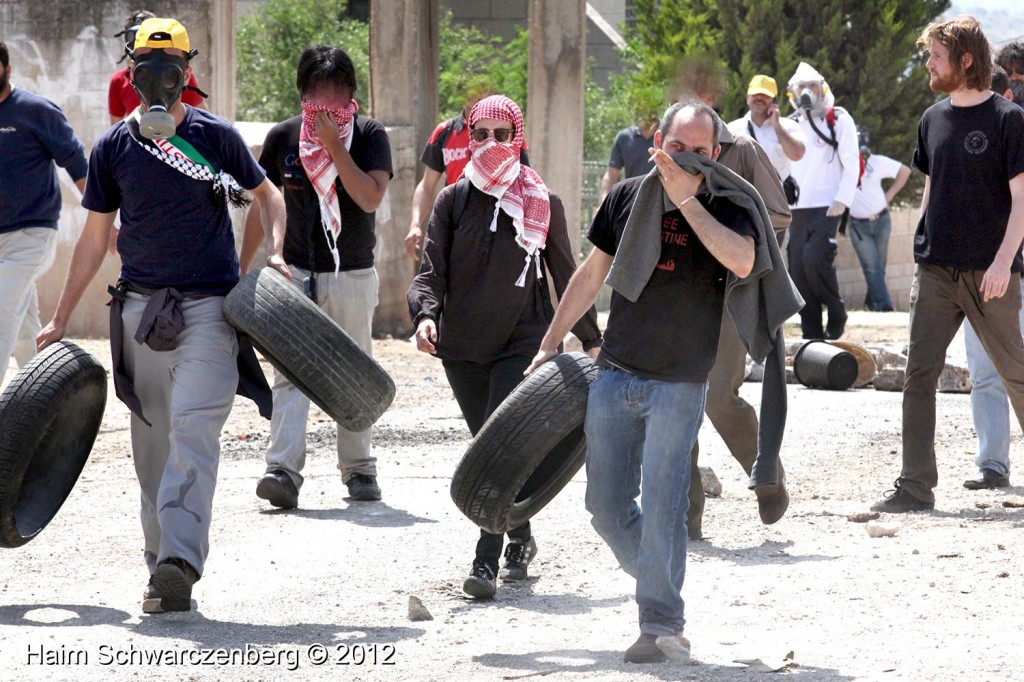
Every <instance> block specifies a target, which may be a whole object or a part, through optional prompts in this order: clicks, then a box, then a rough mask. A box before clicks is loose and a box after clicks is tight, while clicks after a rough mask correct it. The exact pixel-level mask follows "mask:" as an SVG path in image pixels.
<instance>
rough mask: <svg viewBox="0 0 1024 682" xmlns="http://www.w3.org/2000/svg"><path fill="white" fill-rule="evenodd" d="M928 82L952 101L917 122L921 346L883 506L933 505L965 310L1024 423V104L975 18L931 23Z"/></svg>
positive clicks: (915, 346)
mask: <svg viewBox="0 0 1024 682" xmlns="http://www.w3.org/2000/svg"><path fill="white" fill-rule="evenodd" d="M918 45H920V46H922V47H924V48H926V49H927V50H928V52H929V53H930V55H929V58H928V62H927V67H928V72H929V76H930V82H929V86H930V87H931V89H932V90H934V91H935V92H943V93H948V94H949V97H948V98H946V99H944V100H942V101H941V102H938V103H937V104H934V105H932V106H931V107H929V108H928V109H927V110H926V111H925V112H924V115H923V116H922V117H921V123H920V125H919V127H918V143H917V151H916V152H915V153H914V165H916V166H917V167H918V168H919V169H920V170H921V171H922V172H923V173H924V174H925V175H926V176H927V179H926V181H925V189H924V199H923V200H922V216H921V222H920V223H919V224H918V227H917V233H916V234H915V236H914V261H915V262H916V263H917V271H916V273H915V275H914V284H913V288H912V289H911V294H910V350H909V352H908V355H907V371H906V383H905V384H904V388H903V470H902V472H901V473H900V476H899V478H898V479H896V483H895V489H894V490H893V491H892V492H890V493H888V494H887V495H886V496H885V498H883V499H882V500H880V501H879V502H877V503H876V504H875V505H874V506H872V509H874V510H876V511H888V512H909V511H920V510H927V509H933V508H934V507H935V495H934V493H933V490H934V488H935V486H936V485H937V483H938V471H937V469H936V462H935V390H936V387H937V385H938V378H939V374H940V373H941V372H942V369H943V367H944V365H945V358H946V349H947V347H948V346H949V344H950V342H951V341H952V339H953V337H954V335H955V334H956V332H957V329H959V327H960V324H961V323H962V322H963V320H964V317H966V318H967V319H968V320H969V321H970V323H971V326H972V327H974V330H975V331H976V332H977V334H978V338H979V339H980V340H981V344H982V346H984V348H985V351H986V352H987V353H988V355H989V357H990V358H991V359H992V363H993V364H994V365H995V368H996V370H997V371H998V372H999V376H1000V377H1002V379H1003V383H1004V384H1005V385H1006V389H1007V393H1008V394H1009V396H1010V403H1011V404H1012V406H1013V409H1014V412H1015V413H1016V414H1017V420H1018V421H1019V422H1020V423H1021V424H1022V425H1024V342H1022V340H1021V331H1020V321H1019V319H1018V311H1019V310H1020V306H1021V293H1020V277H1021V272H1022V271H1024V260H1022V258H1021V241H1022V240H1024V111H1022V110H1021V109H1020V107H1018V106H1016V105H1015V104H1013V103H1011V102H1008V101H1007V100H1006V99H1004V98H1003V97H1000V96H998V95H996V94H994V93H992V92H991V91H990V90H989V84H990V82H991V79H992V62H991V57H990V55H991V51H990V48H989V44H988V40H987V39H986V38H985V34H984V33H982V30H981V26H980V25H979V24H978V22H977V21H976V20H975V19H974V18H972V17H966V16H963V17H957V18H956V19H952V20H950V21H946V22H942V23H938V24H931V25H929V26H928V27H927V28H926V29H925V30H924V32H923V33H922V34H921V37H920V38H919V39H918Z"/></svg>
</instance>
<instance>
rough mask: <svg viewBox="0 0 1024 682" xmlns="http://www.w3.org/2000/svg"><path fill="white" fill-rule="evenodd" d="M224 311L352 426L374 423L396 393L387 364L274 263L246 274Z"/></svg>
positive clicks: (260, 348)
mask: <svg viewBox="0 0 1024 682" xmlns="http://www.w3.org/2000/svg"><path fill="white" fill-rule="evenodd" d="M224 317H225V318H226V319H227V321H228V322H229V323H230V324H231V325H232V326H233V327H235V329H238V330H239V331H241V332H243V333H245V334H248V335H249V338H250V340H251V341H252V345H253V346H254V347H255V348H256V349H257V350H258V351H260V352H261V353H262V354H263V356H264V357H266V358H267V360H269V361H270V364H272V365H273V366H274V367H275V368H277V369H278V370H279V371H280V372H281V373H283V374H284V375H285V376H286V377H288V379H289V380H290V381H291V382H292V383H293V384H295V387H296V388H298V389H299V390H300V391H302V392H303V393H305V394H306V396H308V397H309V399H310V400H312V401H313V402H314V403H316V404H317V405H318V406H319V407H320V409H322V410H323V411H324V412H326V413H327V414H328V415H329V416H330V417H331V419H333V420H335V421H336V422H338V423H339V424H341V425H342V426H344V427H345V428H346V429H348V430H349V431H365V430H366V429H368V428H370V427H371V426H373V423H374V422H375V421H377V419H379V418H380V416H381V415H382V414H384V411H385V410H386V409H388V406H389V405H391V401H392V400H394V398H395V382H394V381H392V380H391V377H390V376H388V373H387V372H385V371H384V368H383V367H381V366H380V365H379V364H377V362H376V361H374V359H373V358H371V357H370V356H369V355H367V354H366V352H365V351H363V349H362V348H360V347H359V346H358V344H356V342H355V341H353V340H352V337H351V336H349V335H348V334H346V333H345V331H344V330H343V329H342V328H341V327H339V326H338V325H337V324H336V323H335V322H334V320H332V319H331V318H329V317H327V315H326V314H325V313H324V312H323V311H322V310H320V308H318V307H317V306H316V305H315V304H314V303H313V302H312V301H310V300H309V299H308V298H307V297H306V296H305V295H304V294H303V293H302V292H301V291H300V290H299V289H298V287H296V286H295V285H294V284H292V283H290V282H289V281H288V280H287V279H285V278H284V275H282V274H281V273H279V272H277V271H276V270H274V269H273V268H260V269H259V270H256V271H254V272H250V273H249V274H248V275H246V276H245V277H243V278H242V281H241V282H239V283H238V285H237V286H236V287H235V288H234V289H232V290H231V293H230V294H228V296H227V299H225V301H224Z"/></svg>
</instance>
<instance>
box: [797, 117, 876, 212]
mask: <svg viewBox="0 0 1024 682" xmlns="http://www.w3.org/2000/svg"><path fill="white" fill-rule="evenodd" d="M814 123H815V125H817V126H818V130H820V131H821V134H822V135H824V136H825V137H831V136H830V134H829V129H828V123H826V122H825V119H824V118H823V117H821V118H819V117H815V119H814ZM799 124H800V129H801V130H802V131H803V133H804V138H805V139H806V140H807V141H806V143H805V146H806V148H807V151H806V152H805V153H804V156H803V158H802V159H800V160H799V161H794V162H793V178H794V179H795V180H796V183H797V185H799V186H800V201H799V202H797V205H796V206H794V208H797V209H800V208H821V207H822V206H824V207H828V206H831V205H832V202H833V201H838V202H840V203H841V204H843V205H844V206H852V205H853V194H854V192H855V191H856V190H857V176H859V175H860V148H859V147H858V146H857V126H856V125H855V124H854V122H853V117H852V116H850V114H849V113H846V112H839V111H837V112H836V141H837V142H838V143H839V149H838V150H833V149H832V146H831V145H830V144H828V143H827V142H825V141H824V140H822V139H821V138H820V137H819V136H818V134H817V133H816V132H814V130H813V129H812V128H811V124H810V123H808V122H807V119H806V118H805V117H804V114H803V112H801V113H800V120H799Z"/></svg>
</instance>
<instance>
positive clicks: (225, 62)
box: [200, 0, 237, 121]
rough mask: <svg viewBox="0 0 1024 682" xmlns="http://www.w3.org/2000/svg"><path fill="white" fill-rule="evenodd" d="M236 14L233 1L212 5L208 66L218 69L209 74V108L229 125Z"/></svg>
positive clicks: (232, 105) (216, 1) (232, 108)
mask: <svg viewBox="0 0 1024 682" xmlns="http://www.w3.org/2000/svg"><path fill="white" fill-rule="evenodd" d="M235 14H236V13H235V3H234V2H232V1H231V0H214V1H213V2H211V3H210V57H209V62H210V64H216V68H215V69H212V70H211V72H210V82H209V85H208V87H209V88H210V89H209V90H207V92H208V93H209V94H210V100H209V103H208V104H207V106H208V107H209V108H210V111H212V112H213V113H215V114H217V115H218V116H220V117H222V118H226V119H227V120H229V121H234V120H235V71H236V69H237V61H236V59H235V18H236V17H235ZM203 85H204V86H205V85H207V84H205V83H204V84H203ZM200 87H202V86H200Z"/></svg>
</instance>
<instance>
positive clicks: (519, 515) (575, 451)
mask: <svg viewBox="0 0 1024 682" xmlns="http://www.w3.org/2000/svg"><path fill="white" fill-rule="evenodd" d="M595 376H597V367H595V366H594V364H593V361H592V360H591V359H590V358H589V357H587V355H586V354H584V353H563V354H561V355H557V356H555V358H554V359H553V360H551V361H550V362H547V363H545V364H544V365H541V366H540V368H538V369H537V370H536V371H535V372H534V373H533V374H531V375H530V376H528V377H527V378H526V379H525V380H523V382H522V383H520V384H519V386H517V387H516V389H515V390H514V391H512V393H511V394H509V396H508V397H507V398H505V400H504V401H503V402H502V403H501V405H499V406H498V409H496V410H495V411H494V413H493V414H492V415H491V416H490V417H489V418H488V419H487V421H486V422H485V423H484V425H483V427H481V429H480V431H479V432H478V433H477V434H476V437H475V438H474V439H473V442H472V443H470V444H469V448H468V449H467V450H466V454H465V455H463V457H462V461H460V462H459V465H458V467H457V468H456V470H455V475H454V476H453V477H452V486H451V495H452V499H453V500H454V501H455V505H456V506H457V507H458V508H459V510H460V511H461V512H462V513H463V514H465V515H466V516H467V517H469V520H470V521H472V522H473V523H475V524H477V525H478V526H480V527H481V528H483V529H484V530H486V531H489V532H491V533H504V532H505V531H507V530H510V529H512V528H515V527H517V526H519V525H521V524H523V523H524V522H526V521H527V520H529V519H530V518H531V517H532V516H534V515H535V514H536V513H537V512H539V511H540V510H541V509H543V508H544V506H545V505H546V504H547V503H548V502H550V501H551V500H552V499H554V497H555V495H557V494H558V493H559V491H561V490H562V488H564V487H565V485H566V483H568V482H569V480H570V479H571V478H572V477H573V476H574V475H575V474H576V472H577V471H579V469H580V467H581V466H583V461H584V459H585V457H586V453H587V441H586V437H585V436H584V434H583V422H584V420H585V418H586V415H587V391H588V387H589V385H590V382H591V381H593V380H594V377H595Z"/></svg>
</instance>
